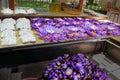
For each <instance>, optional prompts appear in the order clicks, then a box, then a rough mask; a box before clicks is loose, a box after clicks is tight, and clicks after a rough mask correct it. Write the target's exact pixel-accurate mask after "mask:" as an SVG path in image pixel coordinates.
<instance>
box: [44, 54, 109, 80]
mask: <svg viewBox="0 0 120 80" xmlns="http://www.w3.org/2000/svg"><path fill="white" fill-rule="evenodd" d="M43 80H110V79H109V77H108V76H107V74H106V72H105V71H104V70H102V69H100V68H98V65H96V64H95V63H94V62H93V61H90V60H88V59H87V58H85V56H84V55H83V54H81V53H78V54H77V55H74V56H70V55H69V54H65V55H64V56H59V57H58V58H57V59H54V60H53V61H52V62H51V63H50V64H48V66H47V68H46V71H45V73H44V75H43Z"/></svg>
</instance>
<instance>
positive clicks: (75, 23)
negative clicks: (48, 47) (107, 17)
mask: <svg viewBox="0 0 120 80" xmlns="http://www.w3.org/2000/svg"><path fill="white" fill-rule="evenodd" d="M30 21H31V26H32V28H33V29H34V30H36V31H37V32H38V33H39V36H40V38H41V39H43V40H44V41H45V42H57V41H61V40H67V39H72V40H78V39H86V38H88V37H89V36H90V37H94V38H96V37H101V36H108V35H120V25H118V24H115V23H113V22H109V21H99V20H95V19H88V18H79V17H74V18H40V17H37V18H30Z"/></svg>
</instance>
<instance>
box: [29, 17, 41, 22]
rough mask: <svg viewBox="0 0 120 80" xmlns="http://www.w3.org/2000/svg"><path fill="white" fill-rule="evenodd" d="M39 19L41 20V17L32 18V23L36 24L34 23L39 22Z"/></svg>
mask: <svg viewBox="0 0 120 80" xmlns="http://www.w3.org/2000/svg"><path fill="white" fill-rule="evenodd" d="M39 19H40V18H39V17H36V18H30V21H31V22H32V23H34V22H37V21H38V20H39Z"/></svg>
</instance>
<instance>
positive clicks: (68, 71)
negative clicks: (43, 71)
mask: <svg viewBox="0 0 120 80" xmlns="http://www.w3.org/2000/svg"><path fill="white" fill-rule="evenodd" d="M72 72H73V69H70V68H68V69H67V70H66V72H65V74H66V75H68V76H69V75H71V74H72Z"/></svg>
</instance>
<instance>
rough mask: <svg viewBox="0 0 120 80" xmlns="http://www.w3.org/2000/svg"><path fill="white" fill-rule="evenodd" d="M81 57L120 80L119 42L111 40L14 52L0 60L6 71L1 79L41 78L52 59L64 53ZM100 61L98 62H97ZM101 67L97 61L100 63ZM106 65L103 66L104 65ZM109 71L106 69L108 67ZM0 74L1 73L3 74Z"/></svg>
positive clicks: (79, 42)
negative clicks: (81, 55) (78, 54)
mask: <svg viewBox="0 0 120 80" xmlns="http://www.w3.org/2000/svg"><path fill="white" fill-rule="evenodd" d="M79 52H80V53H83V54H84V55H86V56H88V57H89V58H91V59H92V60H93V61H95V62H96V63H98V64H99V65H100V67H101V68H104V69H105V70H106V71H107V72H108V75H109V76H110V78H111V80H120V75H119V74H118V73H120V54H119V52H120V42H117V41H115V40H113V39H111V38H109V39H97V40H95V39H93V40H85V41H78V42H73V43H71V44H68V43H64V45H58V44H57V45H56V44H54V46H49V47H48V46H47V47H45V46H44V47H40V48H37V49H32V48H31V50H30V49H26V50H22V51H21V50H20V51H19V50H15V51H12V52H11V53H5V54H4V55H1V56H0V63H1V64H0V67H1V68H0V73H1V72H2V71H1V70H3V72H4V71H6V70H7V71H8V72H6V74H4V75H3V76H2V78H4V76H6V75H7V76H8V78H9V79H10V80H21V78H22V79H23V78H26V77H40V75H41V74H42V73H43V72H44V70H45V67H46V65H47V64H48V63H49V62H50V61H51V60H52V59H54V58H56V57H57V56H60V55H64V54H65V53H69V54H70V55H73V54H76V53H79ZM98 58H99V59H98ZM103 58H104V60H103V61H102V62H103V63H101V62H100V59H103ZM104 62H106V63H104ZM106 64H108V65H111V66H110V67H106V66H107V65H106ZM3 72H2V73H3ZM2 78H1V79H2Z"/></svg>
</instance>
